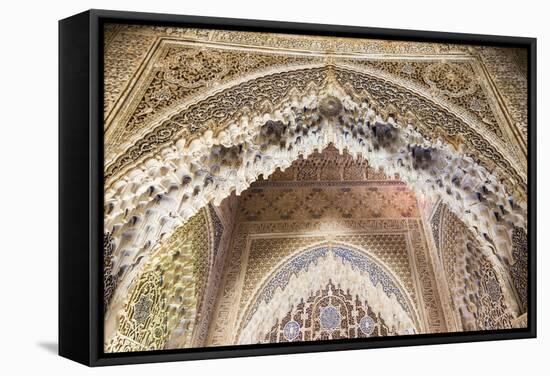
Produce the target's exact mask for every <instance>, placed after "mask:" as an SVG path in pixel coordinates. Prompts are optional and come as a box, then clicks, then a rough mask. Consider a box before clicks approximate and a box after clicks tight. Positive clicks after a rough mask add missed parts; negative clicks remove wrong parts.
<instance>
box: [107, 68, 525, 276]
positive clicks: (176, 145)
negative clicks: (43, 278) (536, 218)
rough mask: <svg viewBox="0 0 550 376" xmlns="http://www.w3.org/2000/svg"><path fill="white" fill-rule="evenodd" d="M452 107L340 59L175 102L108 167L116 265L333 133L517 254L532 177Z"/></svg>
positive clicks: (122, 272) (133, 260)
mask: <svg viewBox="0 0 550 376" xmlns="http://www.w3.org/2000/svg"><path fill="white" fill-rule="evenodd" d="M453 110H456V109H455V108H453V106H452V105H450V104H448V103H443V102H442V101H440V100H434V99H433V98H431V97H430V95H429V93H425V92H424V93H423V92H422V91H421V90H420V89H418V88H414V87H409V88H408V87H404V86H403V85H400V84H398V83H395V82H393V81H391V79H390V77H377V76H376V75H374V74H373V72H366V71H365V70H364V69H363V70H361V69H358V68H356V67H350V66H347V65H335V64H329V65H321V66H311V67H302V68H300V69H294V70H291V71H283V72H276V73H272V74H269V75H264V76H258V77H254V78H253V79H250V80H242V79H241V80H239V82H238V83H237V84H235V85H234V86H228V87H224V88H221V89H219V88H218V89H216V90H214V91H213V92H212V93H211V94H210V95H205V96H204V98H202V99H200V100H197V101H195V102H193V103H189V104H187V105H186V106H185V107H184V108H181V109H179V108H178V109H177V110H171V111H167V114H169V115H167V118H165V119H163V120H162V121H160V122H159V125H158V126H157V127H155V128H154V129H153V130H152V131H150V132H148V133H146V134H144V135H143V137H142V138H141V139H139V140H138V141H137V142H136V143H135V145H133V146H131V147H129V148H128V149H127V150H126V151H125V152H124V153H123V154H121V155H119V156H118V157H117V158H116V159H115V160H113V161H112V163H110V164H109V165H107V166H106V171H105V178H106V200H105V202H106V210H105V213H106V220H105V226H106V229H105V230H106V233H108V234H109V237H110V239H111V243H109V244H110V248H109V249H110V250H112V252H111V254H112V259H113V263H114V264H116V265H118V269H117V268H114V269H113V270H112V275H117V276H118V278H119V279H120V280H124V281H128V280H131V278H132V275H133V273H134V272H135V271H134V272H131V271H132V270H133V269H136V270H138V269H139V268H140V267H141V265H143V262H144V261H146V260H147V259H148V257H149V256H150V254H151V253H152V252H153V251H154V250H155V249H156V248H157V247H159V244H160V243H161V240H162V239H163V238H167V237H168V236H169V235H170V234H171V233H172V232H173V231H174V230H175V229H176V228H178V227H179V226H181V225H182V224H184V223H185V222H186V221H187V220H188V219H189V218H191V217H192V216H193V215H194V214H195V213H197V212H198V211H199V210H200V209H201V208H203V207H204V206H205V205H207V204H208V203H209V202H213V203H219V202H220V201H221V200H222V199H223V198H224V197H227V196H228V195H229V194H230V193H231V192H232V191H236V192H237V193H240V192H242V191H243V190H244V189H246V188H247V187H248V186H249V184H250V183H251V182H253V181H254V180H256V179H257V178H258V176H259V175H264V176H268V175H270V174H271V173H272V172H273V171H275V169H276V168H282V169H284V168H286V167H287V166H289V165H290V164H291V163H292V161H293V160H295V159H296V158H298V156H300V155H303V156H306V157H307V155H309V154H310V153H311V152H313V151H314V150H320V149H323V148H324V147H326V146H327V145H328V144H329V143H333V144H335V145H336V147H337V148H338V149H339V150H344V149H347V150H348V151H350V153H352V154H353V155H359V154H361V155H362V156H365V157H367V159H369V161H370V162H371V163H372V165H373V166H375V167H379V166H382V167H383V168H384V169H385V170H386V171H387V172H389V173H395V172H397V173H399V174H400V176H401V177H402V178H403V180H404V181H405V182H407V183H409V184H410V185H411V186H412V187H413V188H415V189H416V190H418V191H420V192H428V193H430V194H434V195H438V196H441V197H442V198H443V199H444V200H445V201H446V202H447V204H448V205H449V207H450V208H451V209H452V210H453V211H454V212H456V213H457V214H458V215H460V216H461V219H462V220H463V221H464V222H466V223H467V224H469V225H470V226H473V227H474V228H476V229H477V230H478V231H477V235H478V236H479V237H480V238H482V239H483V242H484V244H485V246H486V247H489V248H491V249H492V250H494V251H495V252H497V253H501V254H507V253H510V252H511V241H510V238H511V233H512V231H513V228H515V227H520V228H521V227H524V226H525V210H524V206H522V200H523V198H524V196H523V193H522V192H524V188H525V186H524V178H523V177H522V174H521V171H518V170H517V169H516V168H515V164H514V162H513V161H510V160H509V159H507V158H505V157H504V156H503V154H502V152H501V151H500V149H499V145H498V144H496V145H495V143H494V140H492V139H490V138H489V137H487V134H486V133H484V130H483V129H482V128H481V127H476V126H472V125H471V124H469V123H468V122H467V120H468V119H467V117H465V116H464V114H459V113H457V112H453ZM517 187H519V189H518V188H517ZM497 239H502V240H500V243H497V242H496V240H497ZM123 258H125V259H126V260H128V261H127V262H125V261H124V260H123ZM124 283H128V282H124Z"/></svg>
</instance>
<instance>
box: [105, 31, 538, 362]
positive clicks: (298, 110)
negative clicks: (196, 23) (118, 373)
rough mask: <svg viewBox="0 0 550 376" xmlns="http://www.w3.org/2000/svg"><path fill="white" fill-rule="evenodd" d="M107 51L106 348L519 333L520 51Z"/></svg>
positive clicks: (375, 45) (399, 45) (263, 39)
mask: <svg viewBox="0 0 550 376" xmlns="http://www.w3.org/2000/svg"><path fill="white" fill-rule="evenodd" d="M104 48H105V50H104V52H105V54H104V55H105V74H104V79H105V85H104V87H105V95H104V124H105V125H104V135H105V169H104V174H105V200H104V202H105V208H104V226H105V228H104V234H105V235H104V257H103V261H104V262H103V265H104V283H103V293H104V303H105V304H104V305H105V324H104V334H105V350H106V351H107V352H119V351H122V352H124V351H143V350H160V349H174V348H189V347H202V346H219V345H231V344H247V343H265V342H294V341H308V340H316V339H338V338H357V337H359V338H369V337H373V336H387V335H396V334H397V335H414V334H417V333H441V332H452V331H463V330H468V331H470V330H487V329H507V328H512V327H524V326H525V325H527V317H528V316H527V315H528V310H529V307H528V306H527V301H528V299H527V293H528V286H527V280H528V278H527V272H528V270H527V269H528V268H527V259H528V247H527V228H528V224H527V209H526V208H527V154H526V145H527V120H528V119H527V104H526V103H527V75H526V69H527V68H526V64H527V62H526V60H527V59H526V55H525V54H524V53H523V51H522V50H519V49H503V48H493V47H479V46H462V45H450V44H437V43H414V42H399V41H380V40H364V39H351V38H331V37H315V36H308V37H304V36H298V35H285V34H266V33H247V32H237V31H224V30H208V29H186V28H174V27H152V26H137V25H107V26H106V29H105V41H104ZM419 202H422V203H429V204H426V206H425V207H421V206H420V205H419ZM432 206H433V207H432Z"/></svg>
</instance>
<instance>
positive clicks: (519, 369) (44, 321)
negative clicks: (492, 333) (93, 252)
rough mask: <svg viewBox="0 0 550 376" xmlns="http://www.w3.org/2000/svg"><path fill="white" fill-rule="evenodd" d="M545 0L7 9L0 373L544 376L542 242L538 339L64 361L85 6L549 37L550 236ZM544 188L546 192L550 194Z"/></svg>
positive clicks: (541, 78)
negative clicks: (76, 54)
mask: <svg viewBox="0 0 550 376" xmlns="http://www.w3.org/2000/svg"><path fill="white" fill-rule="evenodd" d="M544 3H545V2H544V1H527V0H523V1H504V0H501V1H498V2H497V1H495V2H493V3H490V2H483V1H480V0H473V1H472V0H455V1H447V2H444V1H441V0H439V1H437V0H434V1H420V0H384V1H367V0H363V1H355V2H354V1H351V0H333V1H321V0H316V1H305V0H301V1H300V0H274V1H260V0H258V1H255V2H252V1H250V2H246V1H244V0H243V1H240V0H226V1H223V0H219V1H214V0H194V1H172V2H169V1H165V0H111V1H106V0H96V1H72V2H66V4H63V2H61V1H59V2H54V1H41V2H39V1H35V2H31V1H23V0H11V1H9V0H8V1H4V2H3V3H2V6H1V15H2V17H1V21H0V28H1V33H0V38H1V41H2V43H1V58H0V65H1V69H0V75H1V76H0V77H1V78H0V95H1V97H2V101H1V103H2V105H1V116H0V129H1V133H0V134H1V136H0V140H1V144H0V145H1V146H0V156H1V159H0V161H1V162H0V170H1V176H2V177H1V178H0V190H1V197H3V205H2V206H0V208H1V209H2V212H1V213H0V222H1V226H0V228H1V229H2V230H1V242H0V279H1V283H0V359H1V360H0V373H1V374H2V375H14V374H29V375H32V374H38V373H48V374H57V375H80V374H82V375H88V374H96V375H97V374H103V375H130V374H131V375H134V376H136V375H142V374H143V375H145V374H160V373H165V374H179V375H184V374H185V375H199V374H200V375H208V374H222V373H223V374H225V373H228V374H242V375H258V374H260V375H262V376H264V375H275V374H277V375H281V374H282V373H290V374H302V375H313V374H315V375H329V374H330V375H342V374H344V373H345V372H359V373H363V374H374V373H376V372H380V373H382V372H384V373H389V374H396V373H397V372H402V373H403V374H411V373H412V374H423V375H441V374H444V375H446V376H451V375H468V374H486V375H499V374H502V375H514V374H516V375H519V374H526V375H527V374H530V373H531V372H533V373H534V374H542V373H543V371H542V370H543V369H548V365H547V363H546V360H547V358H548V356H549V355H548V354H550V346H549V340H548V336H549V333H548V331H549V327H550V326H549V321H548V320H549V319H548V299H547V298H548V294H549V292H550V280H549V274H548V273H545V272H547V269H548V268H547V267H548V266H549V262H548V260H549V257H548V249H547V244H545V241H544V239H543V238H542V237H539V238H540V239H539V242H538V245H539V246H538V264H539V267H538V270H539V280H538V290H539V296H538V300H539V311H538V317H539V338H538V339H535V340H519V341H504V342H502V341H501V342H488V343H473V344H456V345H438V346H424V347H409V348H394V349H381V350H361V351H347V352H332V353H318V354H306V355H287V356H270V357H256V358H244V359H242V358H241V359H228V360H210V361H200V362H187V363H165V364H153V365H140V366H118V367H110V368H102V369H88V368H85V367H84V366H81V365H78V364H76V363H73V362H71V361H69V360H66V359H63V358H60V357H58V356H57V355H55V354H56V351H57V350H56V346H57V345H56V343H57V218H58V215H57V144H58V142H57V52H58V51H57V20H58V19H61V18H64V17H67V16H70V15H72V14H75V13H78V12H80V11H83V10H85V9H87V8H106V9H116V10H134V11H144V12H164V13H176V14H191V15H206V16H221V17H235V18H253V19H268V20H282V21H297V22H316V23H327V24H347V25H359V26H373V27H388V28H403V29H423V30H436V31H450V32H469V33H480V34H502V35H519V36H530V37H537V38H539V46H538V47H539V50H538V52H539V56H538V57H539V59H538V68H539V71H538V109H539V111H538V124H539V126H538V143H537V144H538V147H539V152H538V156H537V157H538V158H537V160H538V164H539V169H538V181H539V184H538V186H539V199H538V213H539V223H538V228H539V233H544V232H545V231H548V227H549V226H550V221H549V219H548V216H546V217H545V214H546V213H547V212H548V211H550V206H549V198H548V196H546V197H544V196H543V194H547V193H548V188H546V187H547V186H548V184H549V183H550V178H549V176H548V173H547V172H548V169H547V166H548V165H549V164H550V148H549V147H548V146H547V145H548V144H549V142H550V128H549V127H548V126H545V125H546V121H545V120H547V119H546V118H545V116H544V115H545V110H546V108H545V106H544V104H547V103H548V100H549V98H548V87H549V85H548V77H549V74H548V71H547V69H549V68H550V66H549V62H548V61H547V59H545V58H546V57H547V56H548V51H549V39H550V27H549V24H550V21H549V20H548V17H547V16H548V14H549V12H548V10H547V9H544V8H545V6H544ZM545 188H546V189H545ZM537 370H538V371H537Z"/></svg>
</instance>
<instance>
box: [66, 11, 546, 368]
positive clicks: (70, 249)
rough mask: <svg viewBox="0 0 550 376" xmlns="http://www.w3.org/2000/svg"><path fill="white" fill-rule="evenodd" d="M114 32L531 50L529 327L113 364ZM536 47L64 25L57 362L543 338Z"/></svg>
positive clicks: (186, 23) (173, 19)
mask: <svg viewBox="0 0 550 376" xmlns="http://www.w3.org/2000/svg"><path fill="white" fill-rule="evenodd" d="M106 22H114V23H132V24H147V25H164V26H178V27H193V28H210V29H212V28H213V29H227V30H240V31H262V32H277V33H292V34H302V35H325V36H340V37H353V38H355V37H361V38H377V39H388V40H404V41H416V42H440V43H460V44H476V45H491V46H500V47H522V48H527V49H528V67H529V70H528V83H529V87H528V127H529V128H528V130H529V131H528V163H529V165H528V247H529V262H528V273H529V275H528V279H529V286H528V307H529V317H528V326H527V328H525V329H510V330H495V331H480V332H461V333H445V334H420V335H414V336H398V337H385V338H372V339H368V340H365V339H347V340H331V341H316V342H302V343H285V344H283V343H278V344H264V345H241V346H223V347H205V348H194V349H181V350H161V351H147V352H133V353H115V354H106V353H104V352H103V338H102V337H103V330H102V329H103V320H102V317H103V306H102V304H103V299H100V297H101V296H102V288H103V284H102V267H101V266H102V265H103V260H102V256H103V255H102V249H103V248H102V239H103V215H102V213H103V194H104V193H103V123H102V122H103V115H102V114H103V48H102V46H103V44H102V43H103V34H102V33H103V27H102V25H103V24H104V23H106ZM536 45H537V44H536V39H535V38H524V37H509V36H493V35H475V34H458V33H442V32H429V31H413V30H397V29H379V28H365V27H354V26H335V25H319V24H306V23H287V22H272V21H259V20H245V19H229V18H214V17H196V16H182V15H171V14H153V13H135V12H120V11H108V10H88V11H86V12H83V13H80V14H77V15H75V16H72V17H69V18H66V19H63V20H61V21H59V218H60V219H59V354H60V355H61V356H63V357H66V358H69V359H72V360H74V361H77V362H80V363H82V364H85V365H88V366H104V365H115V364H129V363H145V362H165V361H176V360H193V359H209V358H227V357H243V356H257V355H270V354H289V353H305V352H318V351H335V350H351V349H368V348H381V347H396V346H414V345H431V344H442V343H457V342H474V341H492V340H504V339H519V338H535V337H536V312H537V307H536V303H537V302H536V68H537V67H536V60H537V59H536Z"/></svg>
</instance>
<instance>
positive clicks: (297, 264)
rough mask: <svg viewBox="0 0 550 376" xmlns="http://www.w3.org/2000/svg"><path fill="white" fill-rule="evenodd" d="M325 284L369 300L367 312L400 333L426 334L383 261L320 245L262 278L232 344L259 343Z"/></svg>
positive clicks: (337, 246) (344, 247) (344, 248)
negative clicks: (280, 319)
mask: <svg viewBox="0 0 550 376" xmlns="http://www.w3.org/2000/svg"><path fill="white" fill-rule="evenodd" d="M329 279H330V281H329ZM329 282H330V283H332V284H334V285H336V286H339V288H340V289H342V290H343V291H348V292H349V293H351V294H352V295H353V296H357V298H358V299H360V300H363V301H369V302H370V306H371V309H373V310H374V311H375V312H376V313H377V314H378V315H379V316H380V317H381V318H383V319H384V321H385V322H386V323H387V324H388V325H389V326H390V327H394V328H395V329H396V330H397V332H400V333H401V334H406V333H413V332H421V331H425V330H427V328H426V327H425V326H426V325H427V324H426V323H425V322H424V321H423V320H422V319H421V318H420V315H419V311H418V309H417V307H416V305H415V303H414V302H413V300H412V299H411V297H410V296H409V294H408V293H407V290H406V288H405V287H404V286H403V284H402V283H401V282H400V280H399V277H397V276H396V275H395V274H394V273H393V272H392V271H391V269H390V268H388V266H387V265H385V264H384V262H383V261H381V260H379V259H378V258H377V257H376V256H374V255H373V254H370V253H369V252H367V251H365V250H361V249H358V248H357V247H356V246H351V245H349V244H326V243H325V244H319V245H316V246H311V247H307V248H306V249H303V250H298V252H295V253H293V254H292V255H290V256H289V257H287V258H286V259H285V260H283V261H281V262H280V263H279V264H278V265H277V266H275V267H274V268H273V270H271V271H270V272H269V273H268V274H267V275H266V277H265V278H264V279H263V281H262V282H261V283H260V284H259V286H258V287H257V289H256V291H255V292H254V294H253V296H252V297H251V299H250V300H249V303H248V304H247V305H246V306H245V307H244V308H243V309H242V311H241V314H240V317H239V319H238V321H237V328H238V330H237V331H235V332H234V334H233V339H232V342H233V343H235V344H242V343H255V342H257V341H260V340H261V339H262V338H263V337H264V336H265V335H266V334H267V333H268V331H269V329H271V327H272V326H273V324H275V321H274V320H275V319H277V318H281V317H283V316H284V314H285V313H286V312H287V311H289V310H291V309H292V307H295V306H297V305H299V304H300V302H302V301H303V300H304V299H307V297H308V296H310V295H312V294H315V292H316V291H317V290H322V289H323V288H324V287H325V285H326V284H327V283H329ZM396 307H398V308H396ZM266 318H268V319H266Z"/></svg>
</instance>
